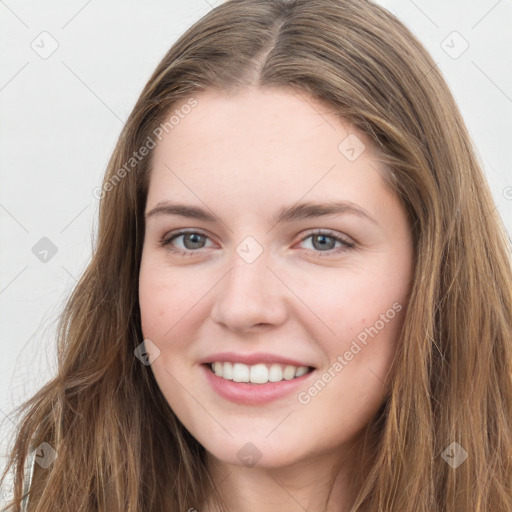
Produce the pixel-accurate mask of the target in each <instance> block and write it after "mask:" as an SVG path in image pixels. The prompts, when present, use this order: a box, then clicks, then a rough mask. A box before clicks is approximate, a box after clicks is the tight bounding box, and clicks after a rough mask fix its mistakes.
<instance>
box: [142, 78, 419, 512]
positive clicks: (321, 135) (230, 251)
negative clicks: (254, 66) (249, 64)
mask: <svg viewBox="0 0 512 512" xmlns="http://www.w3.org/2000/svg"><path fill="white" fill-rule="evenodd" d="M194 97H195V99H196V100H197V102H198V104H197V106H196V107H195V108H193V110H192V111H191V112H190V113H189V114H188V115H187V116H184V118H183V119H180V122H179V124H177V125H175V126H174V128H173V129H172V130H171V131H169V133H168V134H166V135H165V136H164V137H163V138H162V140H161V141H160V142H159V143H158V145H157V147H156V148H155V149H154V153H153V155H152V157H153V166H152V174H151V179H150V187H149V192H148V197H147V205H146V213H148V212H150V211H151V210H152V209H153V208H155V206H156V205H158V204H160V203H162V202H164V201H172V202H179V203H184V204H187V205H189V206H196V207H200V208H203V209H205V210H207V211H208V212H210V213H212V214H214V215H215V216H216V218H217V219H218V220H217V221H215V222H209V221H205V220H198V219H193V218H187V217H184V216H179V215H167V214H154V215H150V216H148V217H147V219H146V233H145V241H144V248H143V255H142V263H141V269H140V283H139V284H140V286H139V300H140V308H141V315H142V330H143V335H144V338H146V339H150V340H151V341H152V342H153V343H154V344H155V345H156V346H157V347H158V349H159V350H160V354H159V356H158V357H157V358H156V359H155V360H154V362H153V363H152V365H151V368H152V371H153V373H154V375H155V378H156V380H157V382H158V385H159V387H160V389H161V390H162V393H163V394H164V396H165V398H166V399H167V401H168V403H169V404H170V406H171V407H172V409H173V410H174V412H175V413H176V415H177V416H178V417H179V419H180V420H181V422H182V423H183V424H184V425H185V427H186V428H187V429H188V430H189V432H191V433H192V434H193V435H194V437H195V438H196V439H197V440H198V441H199V442H200V443H201V444H202V445H203V446H204V447H205V448H206V450H207V452H208V454H209V459H208V460H209V464H210V467H211V471H212V475H213V478H214V480H216V482H217V488H218V489H219V490H220V492H221V494H222V496H223V498H224V500H225V501H226V503H227V504H228V506H230V507H231V508H232V509H233V510H237V511H259V512H265V511H267V510H272V511H274V510H276V507H277V506H279V510H280V511H281V512H295V511H303V510H304V509H307V510H308V511H309V512H315V511H323V510H325V508H324V507H325V503H326V501H327V498H328V487H329V482H330V480H329V479H330V476H331V474H332V471H333V470H334V468H335V467H337V465H339V464H341V467H340V468H339V471H338V473H337V477H336V480H335V483H334V486H333V490H332V493H331V496H330V500H329V507H328V510H338V511H339V510H344V511H345V510H346V511H348V510H349V508H350V505H351V503H352V501H353V499H354V496H355V489H354V488H353V486H351V485H350V478H351V476H352V471H353V469H354V468H355V467H357V457H355V453H356V452H355V447H356V446H358V445H357V442H358V440H359V439H360V437H361V434H362V433H363V432H364V428H365V427H366V426H367V425H368V422H369V421H370V420H371V418H372V416H374V415H375V413H376V412H377V411H378V409H379V407H380V406H381V404H382V403H383V401H384V400H385V398H386V396H387V392H388V384H389V382H388V381H389V379H387V377H388V376H389V370H390V366H391V363H392V360H393V356H394V354H395V352H396V347H397V343H398V338H399V335H400V331H401V327H402V325H403V315H404V312H405V310H406V304H407V297H408V294H409V291H410V285H411V282H410V281H411V275H412V269H413V248H412V239H411V233H410V227H409V225H408V222H407V218H406V215H405V212H404V210H403V208H402V207H401V205H400V203H399V201H398V200H397V198H396V197H395V195H394V194H393V193H392V192H391V191H390V190H389V188H387V186H386V185H385V183H384V181H383V175H384V173H385V169H384V167H383V166H382V165H381V164H380V162H379V160H378V158H377V156H376V154H374V152H373V151H372V150H371V147H370V141H369V140H368V139H367V138H365V136H364V135H363V134H362V133H360V132H359V131H358V130H357V129H356V128H355V127H354V126H352V125H350V124H349V123H348V122H347V121H344V120H341V119H339V118H338V117H337V116H335V115H334V114H333V113H332V108H330V107H329V106H328V105H326V104H324V103H323V102H321V101H320V100H318V99H316V98H314V97H311V96H307V95H305V94H304V93H301V94H297V93H295V92H293V91H290V90H284V89H256V88H248V89H245V90H243V91H242V92H237V93H236V94H234V93H229V94H227V93H225V92H221V91H213V90H208V91H204V92H201V93H199V94H197V95H195V96H194ZM349 133H350V134H354V135H356V136H357V137H358V139H359V141H360V142H362V143H363V144H364V145H365V149H364V150H363V151H362V153H361V154H360V155H359V156H358V158H356V159H355V160H354V159H353V158H347V154H349V153H347V152H344V151H343V150H342V151H340V150H339V145H340V143H341V142H342V141H343V140H344V139H345V138H346V137H347V135H348V134H349ZM351 140H352V141H353V139H351ZM349 146H350V145H349ZM358 147H362V146H358ZM350 156H351V157H353V154H350ZM351 160H353V161H351ZM338 200H344V201H349V202H350V203H352V204H355V205H357V206H358V207H360V208H362V209H363V210H364V211H365V212H367V214H368V215H369V216H370V217H371V219H373V220H370V219H368V218H367V217H364V216H362V215H356V214H353V213H347V212H345V213H341V214H334V215H333V214H331V215H322V216H317V217H312V218H303V219H295V220H287V221H282V222H280V223H277V224H274V223H273V222H272V218H273V216H275V215H276V214H277V213H278V211H279V210H280V209H281V208H283V207H287V206H291V205H294V204H295V203H297V202H299V201H311V202H319V203H326V202H329V201H338ZM181 229H187V230H192V231H193V230H197V232H199V233H200V234H203V235H206V236H205V237H197V236H196V238H195V239H194V238H193V237H192V239H191V238H190V235H189V236H188V237H183V236H181V237H178V238H175V239H174V241H173V242H172V244H171V245H170V246H169V245H168V246H162V244H161V239H162V237H165V236H166V235H169V234H172V233H176V232H177V231H179V230H181ZM320 229H321V230H329V231H332V233H331V234H328V235H324V236H327V238H323V239H322V236H316V237H315V236H312V235H315V233H316V234H317V235H318V233H317V231H318V230H320ZM248 236H251V237H253V238H254V239H255V240H257V242H258V243H259V244H260V246H261V249H262V252H261V254H260V255H259V256H258V257H257V258H256V259H255V261H253V262H252V263H248V262H247V261H246V260H244V259H243V258H242V257H241V256H240V255H239V254H238V253H237V251H236V249H237V246H239V244H240V243H241V242H242V241H243V240H244V239H245V238H246V237H248ZM330 236H334V237H341V239H342V240H344V241H348V242H350V243H352V244H354V245H353V247H346V246H345V245H344V243H343V242H340V241H337V240H336V239H333V238H330ZM322 241H323V242H324V245H322V244H321V243H318V242H322ZM194 242H195V245H194ZM185 244H186V245H185ZM326 245H327V246H326ZM170 247H174V249H175V250H176V251H186V252H188V253H189V254H188V255H187V256H184V255H181V254H178V253H173V252H171V250H170ZM251 250H253V249H251ZM393 304H395V308H397V304H398V305H399V307H400V308H401V309H402V310H401V311H400V312H396V315H394V318H393V319H392V320H389V319H388V321H387V322H385V325H384V327H383V328H381V329H378V333H377V334H376V335H374V336H373V337H371V338H368V342H367V344H366V345H361V344H360V345H361V347H362V348H361V350H360V351H359V352H358V353H357V354H356V355H354V357H353V358H352V359H351V360H350V361H346V362H347V364H346V365H345V366H344V367H343V369H342V371H338V372H335V377H334V378H332V379H331V381H330V382H329V383H328V384H327V385H326V386H325V387H324V388H323V389H321V391H320V392H318V393H317V394H316V395H315V396H314V397H311V400H310V401H309V402H308V403H300V402H299V400H298V398H297V394H296V393H292V394H290V395H288V396H286V397H284V398H281V399H279V400H277V401H274V402H271V403H268V404H264V405H241V404H236V403H232V402H230V401H228V400H226V399H224V398H222V397H220V396H219V395H218V394H217V393H216V392H215V391H214V390H213V389H212V388H211V386H210V385H209V383H208V381H207V380H206V379H205V377H204V375H203V371H202V368H200V366H199V361H200V359H201V358H203V357H205V356H207V355H210V354H212V353H215V352H221V351H233V352H241V353H252V352H270V353H273V354H280V355H283V356H290V357H293V358H294V359H298V360H300V361H307V362H310V364H311V365H312V366H314V367H315V368H316V369H315V372H314V377H312V376H311V375H310V376H309V377H308V379H309V380H307V384H305V385H304V387H303V388H301V391H305V392H307V390H308V388H309V387H310V386H311V385H312V384H313V383H314V381H316V380H317V379H318V378H319V377H320V376H321V375H322V374H323V373H325V372H327V371H328V369H329V368H331V371H332V366H333V363H334V362H335V361H336V360H337V358H338V356H343V354H345V353H346V352H347V351H348V350H349V349H350V347H351V344H352V342H353V341H354V340H355V339H356V337H357V336H358V334H360V333H361V332H363V331H364V329H365V328H368V327H370V326H374V325H377V324H376V321H377V320H379V318H382V317H381V315H383V314H386V311H388V310H390V308H392V305H393ZM386 318H387V317H386ZM379 326H380V324H379ZM248 442H251V443H253V445H254V446H255V447H256V448H257V452H255V453H257V454H259V456H260V458H259V460H258V462H257V464H256V465H255V466H254V467H248V466H246V465H244V464H243V463H242V461H241V460H240V459H239V457H238V456H237V453H238V452H239V450H240V449H241V448H242V447H244V446H245V445H246V443H248ZM190 506H191V507H195V508H199V504H193V503H192V504H190ZM331 507H332V508H331ZM201 510H213V506H212V505H211V504H208V505H206V506H204V507H202V509H201Z"/></svg>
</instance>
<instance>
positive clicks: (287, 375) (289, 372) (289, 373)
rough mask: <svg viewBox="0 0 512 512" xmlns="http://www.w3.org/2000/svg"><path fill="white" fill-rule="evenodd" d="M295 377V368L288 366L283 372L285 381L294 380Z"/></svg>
mask: <svg viewBox="0 0 512 512" xmlns="http://www.w3.org/2000/svg"><path fill="white" fill-rule="evenodd" d="M293 377H295V366H287V367H286V368H285V369H284V372H283V379H286V380H292V379H293Z"/></svg>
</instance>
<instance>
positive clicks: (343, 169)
mask: <svg viewBox="0 0 512 512" xmlns="http://www.w3.org/2000/svg"><path fill="white" fill-rule="evenodd" d="M192 99H193V103H191V98H189V99H188V100H185V101H183V102H181V103H180V104H177V105H176V106H175V107H173V109H172V112H171V113H170V115H173V123H172V127H171V128H169V126H168V129H167V131H166V132H164V133H163V134H162V137H161V140H160V141H159V142H158V143H157V147H156V149H155V150H154V155H153V162H152V163H153V166H152V179H151V181H152V182H158V183H159V184H161V185H162V183H161V181H162V180H164V181H165V182H169V179H170V178H171V176H170V175H172V173H171V172H170V170H172V171H173V172H174V173H175V174H179V173H186V175H187V176H188V177H190V178H191V179H192V180H193V181H195V182H197V181H198V180H199V181H201V182H203V183H206V182H208V183H212V182H215V183H216V184H217V185H218V186H219V187H220V186H221V185H222V184H226V185H227V184H228V182H229V185H230V186H231V187H243V185H244V184H248V183H250V184H251V186H253V187H255V188H254V189H253V190H254V192H256V190H257V189H258V188H261V187H265V188H267V189H268V188H269V187H271V186H281V187H286V190H288V191H289V192H291V191H292V188H294V184H296V185H297V187H296V188H297V193H300V191H301V189H302V193H305V192H306V190H305V189H304V187H306V186H307V185H309V187H311V186H313V185H314V183H315V182H316V181H318V180H320V181H322V182H325V183H324V186H330V185H329V183H330V184H331V185H332V184H333V183H332V180H333V178H335V181H336V184H337V185H340V181H341V182H343V181H347V180H348V179H349V178H350V177H352V178H356V177H357V178H358V181H360V182H361V184H362V183H363V182H364V181H365V180H367V179H369V178H371V175H372V174H375V173H376V172H379V171H380V170H381V169H380V168H381V166H380V164H379V162H378V160H377V158H375V156H374V154H373V147H372V145H371V144H370V142H369V140H368V138H367V137H366V136H365V135H364V134H362V133H361V132H360V131H359V130H357V129H356V128H355V127H354V126H353V125H352V124H351V123H349V122H348V121H346V120H343V119H341V118H340V117H339V116H338V115H337V114H336V113H335V112H334V111H333V107H331V106H330V105H329V104H327V103H325V102H323V101H321V100H318V99H317V98H314V97H311V96H309V95H307V94H306V93H303V92H299V93H296V92H294V91H291V90H282V89H266V90H262V89H247V90H243V91H241V92H237V93H231V92H223V91H216V90H207V91H203V92H200V93H199V94H197V95H194V96H193V97H192ZM189 104H193V105H194V106H193V107H191V108H190V107H187V108H184V107H183V106H184V105H185V106H186V105H189ZM168 118H169V116H168ZM330 170H335V172H330ZM323 176H325V177H324V178H322V177H323ZM373 179H375V177H374V178H373ZM196 185H197V183H196ZM153 188H154V187H153ZM158 188H160V187H158ZM283 192H284V189H283Z"/></svg>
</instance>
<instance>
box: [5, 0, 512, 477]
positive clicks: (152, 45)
mask: <svg viewBox="0 0 512 512" xmlns="http://www.w3.org/2000/svg"><path fill="white" fill-rule="evenodd" d="M217 3H218V2H214V1H213V0H212V1H210V2H207V1H206V0H187V1H186V2H185V1H179V0H152V1H151V2H142V1H139V2H137V1H134V0H130V1H121V0H111V1H110V2H108V3H107V2H99V1H98V0H89V1H87V0H73V1H67V2H57V1H55V0H47V1H45V2H36V1H35V0H32V1H21V0H5V1H2V0H0V59H1V61H0V116H1V117H0V119H1V121H0V130H1V131H0V173H1V174H0V180H1V188H0V237H1V245H0V315H1V316H0V353H1V358H0V438H1V439H2V440H3V444H4V447H2V448H1V450H0V453H1V451H2V450H4V448H5V445H6V438H5V434H7V433H9V432H11V431H12V428H13V426H14V424H13V422H12V419H11V417H10V415H11V412H12V409H13V407H15V406H16V405H18V404H19V403H20V402H21V401H22V400H24V399H26V398H28V397H29V396H31V395H32V394H33V393H34V392H35V391H36V390H37V389H38V388H39V387H40V386H41V385H42V384H43V383H44V382H45V381H46V380H47V379H48V378H49V377H50V376H51V375H52V372H53V371H54V369H55V342H54V339H55V323H56V321H57V319H58V315H59V312H60V311H61V309H62V307H63V305H64V303H65V299H66V297H67V296H68V295H69V293H70V291H71V290H72V288H73V286H74V285H75V283H76V280H77V278H78V277H79V276H80V274H81V273H82V272H83V270H84V269H85V266H86V264H87V262H88V261H89V258H90V256H91V248H92V239H93V238H94V236H95V235H94V231H95V229H96V226H97V208H98V201H97V200H96V199H95V197H94V196H93V193H92V191H93V189H94V188H95V187H97V186H98V185H100V183H101V177H102V174H103V172H104V170H105V168H106V165H107V162H108V159H109V157H110V154H111V152H112V150H113V148H114V145H115V142H116V140H117V137H118V135H119V133H120V131H121V128H122V126H123V120H125V119H126V118H127V116H128V114H129V112H130V111H131V109H132V107H133V105H134V104H135V101H136V99H137V97H138V95H139V94H140V92H141V90H142V87H143V86H144V85H145V83H146V81H147V80H148V78H149V76H150V74H151V73H152V71H153V69H154V68H155V66H156V65H157V63H158V62H159V61H160V59H161V58H162V57H163V55H164V54H165V52H166V51H167V50H168V48H169V47H170V46H171V45H172V43H173V42H174V41H175V40H176V39H177V38H178V36H180V35H181V34H182V33H183V32H184V31H185V30H186V29H187V28H188V27H190V26H191V25H192V23H193V22H195V21H196V20H198V19H199V18H200V17H201V16H202V15H204V14H205V13H206V12H207V11H208V10H209V9H211V5H215V4H217ZM378 3H380V4H382V5H383V6H384V7H386V8H388V9H389V10H391V11H392V12H393V13H394V14H396V15H397V16H398V17H399V18H400V19H401V20H402V21H404V22H405V24H406V25H407V26H408V27H409V28H410V29H411V30H412V31H413V32H414V33H415V34H416V35H417V36H418V37H419V38H420V40H421V41H422V42H423V43H424V45H425V46H426V47H427V49H428V50H429V51H430V53H431V54H432V56H433V58H434V60H435V61H436V62H437V64H438V66H439V68H440V69H441V71H442V72H443V74H444V76H445V77H446V79H447V81H448V83H449V86H450V87H451V89H452V92H453V94H454V95H455V98H456V100H457V102H458V104H459V107H460V109H461V111H462V114H463V116H464V118H465V120H466V122H467V125H468V128H469V131H470V133H471V136H472V137H473V140H474V142H475V145H476V148H477V150H478V154H479V157H480V160H481V162H482V164H483V166H484V169H485V172H486V174H487V176H488V179H489V182H490V185H491V188H492V192H493V194H494V197H495V201H496V204H497V207H498V210H499V211H500V213H501V215H502V218H503V219H504V221H505V223H506V226H507V229H508V231H509V233H512V172H511V169H510V162H511V161H512V158H511V156H512V149H511V148H512V137H511V134H512V115H511V114H512V55H511V49H512V31H511V30H510V27H512V0H500V1H497V0H478V1H476V0H473V1H469V2H468V1H464V0H451V1H449V2H448V1H446V0H435V1H432V0H429V1H427V0H415V1H413V0H382V1H380V2H378ZM44 31H46V32H48V33H49V34H50V36H45V35H43V36H41V35H40V34H41V33H42V32H44ZM454 31H456V32H458V34H459V35H457V34H455V35H453V32H454ZM447 37H448V39H447ZM42 38H46V39H44V47H45V48H46V49H48V48H51V44H52V40H55V41H56V42H57V43H58V48H57V50H56V51H55V52H54V53H53V54H52V55H51V56H49V57H48V58H46V59H43V58H41V57H40V56H39V54H38V53H36V51H34V49H33V48H32V47H31V45H34V46H35V47H37V45H39V47H42V46H43V43H42V42H41V40H42ZM462 38H463V39H462ZM443 41H444V43H443ZM464 41H467V44H468V45H469V47H468V48H467V50H466V51H465V52H464V53H462V54H461V55H460V56H459V57H458V58H452V56H453V55H454V54H455V53H458V52H459V51H460V50H461V49H463V47H464V46H462V45H465V44H466V43H465V42H464ZM57 43H55V44H57ZM447 45H449V46H451V47H453V48H452V49H451V50H450V49H449V48H447ZM445 50H448V51H451V52H452V56H450V55H448V53H447V52H446V51H445ZM40 51H42V49H41V50H40ZM43 237H47V238H49V239H50V240H51V241H52V242H53V244H55V246H56V247H57V253H56V254H55V256H53V257H52V258H51V259H49V261H47V262H46V263H43V262H41V261H40V260H39V259H38V258H37V257H36V256H35V255H34V254H33V252H32V247H33V246H34V245H35V244H36V243H37V242H38V241H39V240H40V239H41V238H43ZM1 466H2V464H1V460H0V467H1Z"/></svg>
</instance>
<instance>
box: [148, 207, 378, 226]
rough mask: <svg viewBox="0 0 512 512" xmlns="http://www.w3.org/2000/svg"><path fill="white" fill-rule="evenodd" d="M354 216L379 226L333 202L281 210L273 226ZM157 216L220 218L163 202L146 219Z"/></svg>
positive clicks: (360, 210)
mask: <svg viewBox="0 0 512 512" xmlns="http://www.w3.org/2000/svg"><path fill="white" fill-rule="evenodd" d="M341 214H352V215H357V216H358V217H361V218H366V219H368V220H369V221H371V222H373V223H374V224H377V225H378V223H377V221H376V220H375V219H374V218H372V217H371V216H370V214H369V213H368V212H367V211H366V210H364V209H363V208H361V207H360V206H358V205H356V204H354V203H352V202H350V201H331V202H327V203H313V202H303V203H297V204H294V205H292V206H287V207H285V208H281V210H279V212H278V214H277V215H276V216H275V217H274V218H273V224H274V225H275V224H278V223H280V222H290V221H296V220H301V219H308V218H315V217H322V216H325V215H341ZM155 215H178V216H180V217H187V218H190V219H197V220H202V221H206V222H216V221H218V220H219V219H218V217H216V216H215V215H214V214H212V213H210V212H208V211H206V210H203V209H202V208H198V207H197V206H189V205H186V204H181V203H170V202H168V201H162V202H160V203H158V204H157V205H156V206H155V207H154V208H152V209H151V210H150V211H149V212H147V213H146V219H147V218H149V217H152V216H155Z"/></svg>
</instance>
